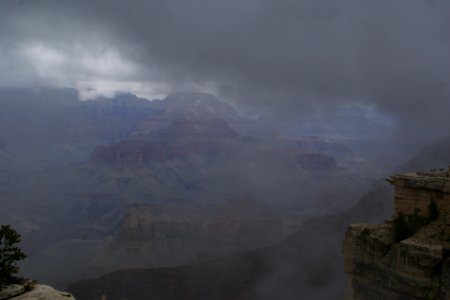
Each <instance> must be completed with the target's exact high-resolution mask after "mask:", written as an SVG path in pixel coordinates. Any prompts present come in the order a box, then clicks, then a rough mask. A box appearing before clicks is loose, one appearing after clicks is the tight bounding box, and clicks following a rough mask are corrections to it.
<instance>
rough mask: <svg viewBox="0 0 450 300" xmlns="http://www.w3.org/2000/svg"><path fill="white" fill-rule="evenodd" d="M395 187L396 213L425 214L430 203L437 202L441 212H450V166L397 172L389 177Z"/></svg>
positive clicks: (388, 179)
mask: <svg viewBox="0 0 450 300" xmlns="http://www.w3.org/2000/svg"><path fill="white" fill-rule="evenodd" d="M387 181H388V182H389V183H391V184H392V185H393V186H394V187H395V198H394V201H395V213H396V215H398V214H399V213H402V214H405V215H411V214H414V213H416V211H417V212H418V213H419V215H422V216H425V215H426V214H427V213H428V207H429V205H430V203H432V202H434V203H436V206H437V208H438V210H439V212H441V213H444V212H450V167H449V169H448V170H447V171H444V170H443V169H441V170H431V171H427V172H416V173H403V174H395V175H392V176H390V177H389V178H387Z"/></svg>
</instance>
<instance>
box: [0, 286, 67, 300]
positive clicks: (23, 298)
mask: <svg viewBox="0 0 450 300" xmlns="http://www.w3.org/2000/svg"><path fill="white" fill-rule="evenodd" d="M6 299H8V300H39V299H42V300H44V299H45V300H75V297H74V296H73V295H72V294H71V293H67V292H61V291H58V290H55V289H54V288H52V287H51V286H48V285H42V284H38V285H27V286H23V285H11V286H7V287H5V288H4V289H2V290H1V291H0V300H6Z"/></svg>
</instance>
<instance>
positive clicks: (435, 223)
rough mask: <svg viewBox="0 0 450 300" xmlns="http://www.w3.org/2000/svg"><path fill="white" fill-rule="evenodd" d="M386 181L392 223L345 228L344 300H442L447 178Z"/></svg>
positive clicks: (422, 175)
mask: <svg viewBox="0 0 450 300" xmlns="http://www.w3.org/2000/svg"><path fill="white" fill-rule="evenodd" d="M389 181H390V182H391V183H392V184H393V185H394V186H395V197H394V201H395V209H396V215H395V216H394V218H393V219H390V220H388V221H386V223H385V224H383V225H366V224H354V225H351V226H350V227H349V228H348V230H347V233H346V235H345V239H344V247H343V251H344V256H345V271H346V273H347V274H348V278H347V289H346V295H345V299H347V300H352V299H362V300H363V299H370V300H372V299H373V300H378V299H380V300H381V299H383V300H394V299H417V300H418V299H448V296H449V294H448V276H449V273H448V263H449V259H450V214H449V210H448V200H447V199H448V194H449V191H448V190H447V188H446V186H447V183H449V182H450V177H448V173H447V172H417V173H407V174H398V175H394V176H391V177H390V178H389ZM430 203H434V205H436V206H435V209H436V210H437V212H436V211H435V212H433V208H432V207H433V206H432V204H430ZM437 214H438V215H439V216H438V215H437ZM405 216H406V217H405ZM436 218H437V219H436ZM410 228H413V229H410ZM405 232H406V233H405Z"/></svg>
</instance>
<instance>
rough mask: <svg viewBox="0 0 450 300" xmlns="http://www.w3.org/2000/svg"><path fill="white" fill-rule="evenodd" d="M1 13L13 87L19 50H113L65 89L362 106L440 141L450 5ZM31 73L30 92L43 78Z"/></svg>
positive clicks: (295, 3)
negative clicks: (202, 93)
mask: <svg viewBox="0 0 450 300" xmlns="http://www.w3.org/2000/svg"><path fill="white" fill-rule="evenodd" d="M0 6H2V9H1V12H0V14H1V15H0V18H1V21H0V24H1V29H0V30H1V33H2V38H1V44H2V54H3V55H2V56H3V58H2V59H1V62H0V64H2V66H3V65H6V66H8V67H9V68H10V69H11V67H12V65H13V64H14V66H16V68H17V69H19V70H21V72H17V73H18V75H17V76H25V74H26V73H27V72H26V71H27V68H26V67H24V66H23V65H21V64H20V62H21V56H20V55H19V54H20V51H18V50H17V47H18V45H24V44H26V43H29V42H32V41H34V42H42V43H44V45H45V46H48V47H51V49H53V50H55V49H57V50H58V49H59V50H60V51H59V52H57V53H56V54H55V55H56V56H57V54H58V53H64V54H65V53H69V54H70V55H69V57H72V58H73V57H80V56H88V57H94V61H95V57H99V58H101V57H103V56H104V55H103V54H104V52H105V51H106V50H105V49H112V50H113V55H112V59H111V60H110V61H106V62H104V63H102V64H100V66H103V67H104V70H103V71H101V70H100V71H98V72H96V68H98V66H97V65H95V64H94V68H93V69H92V68H91V69H89V67H88V66H87V65H89V61H90V60H89V59H88V63H86V66H85V65H82V66H81V67H80V65H79V64H70V63H61V64H60V65H58V66H57V68H61V69H62V70H60V72H62V73H65V74H67V73H73V75H72V76H69V78H67V81H76V80H79V78H84V79H86V78H88V79H89V80H91V81H95V80H100V79H101V77H102V76H107V75H109V76H110V77H111V78H110V79H111V80H112V81H113V82H126V81H131V82H134V83H136V82H137V83H139V82H142V83H147V84H150V83H153V84H154V85H153V87H155V86H158V85H162V86H164V91H167V92H170V91H171V90H182V89H190V88H192V89H203V88H204V89H208V88H209V87H213V90H214V91H216V92H217V93H218V94H219V96H222V97H224V98H229V99H234V100H235V101H238V102H239V103H244V104H246V105H257V106H260V107H265V106H268V107H277V110H279V111H281V112H283V111H289V112H291V113H292V112H294V113H293V114H294V115H295V114H296V113H301V112H304V111H310V110H311V109H317V108H319V109H320V108H322V107H333V106H334V105H340V104H342V103H347V102H362V103H365V104H368V105H375V106H377V107H378V108H379V109H381V110H383V111H385V112H387V113H389V114H391V115H393V116H394V117H395V118H397V120H398V122H399V126H400V128H401V129H411V130H410V131H408V130H407V131H405V132H411V133H412V135H414V136H415V137H418V136H421V135H422V136H426V137H431V136H433V137H437V136H440V135H445V134H448V132H447V131H448V130H447V128H446V126H445V125H446V119H447V114H448V113H449V112H450V100H449V94H450V89H449V85H450V83H449V78H450V76H449V75H450V61H449V58H450V15H449V14H450V3H449V2H448V1H446V0H428V1H425V0H396V1H395V0H394V1H392V0H379V1H356V0H338V1H336V0H286V1H276V0H259V1H256V0H247V1H242V0H239V1H238V0H230V1H214V0H191V1H185V0H184V1H175V0H164V1H163V0H153V1H143V0H136V1H119V0H108V1H106V0H105V1H39V0H34V1H32V0H28V1H27V0H23V1H21V2H17V1H3V2H2V3H1V4H0ZM74 45H78V48H76V47H75V48H74ZM80 45H81V46H80ZM77 49H78V50H77ZM38 52H39V51H38ZM17 53H19V54H17ZM47 54H48V53H47ZM50 56H51V55H50ZM32 57H33V56H32ZM114 58H116V59H114ZM52 59H53V60H52V62H53V61H54V60H55V59H56V60H57V58H52ZM43 64H44V65H45V61H44V62H43ZM115 64H116V65H120V64H122V65H120V66H117V67H116V68H115V67H114V66H115ZM108 66H109V67H108ZM127 66H128V67H129V70H128V71H127V72H121V70H123V69H126V67H127ZM41 68H42V67H41ZM114 70H117V72H114ZM29 71H30V73H32V74H34V75H33V76H32V77H33V78H32V79H33V80H38V81H39V80H42V76H41V75H42V73H45V70H44V71H42V70H41V71H40V72H37V71H36V68H34V69H30V70H29ZM13 73H14V72H13ZM111 73H114V74H111ZM121 73H122V74H121ZM1 76H2V78H5V75H4V72H3V71H2V74H1ZM57 76H58V73H56V74H55V76H53V77H57ZM12 77H14V74H13V75H12ZM10 79H11V78H10ZM13 79H16V78H13ZM94 79H95V80H94ZM11 80H12V79H11ZM12 81H14V80H12ZM16 81H20V80H19V79H17V80H16ZM44 81H45V77H44ZM143 86H145V84H144V85H142V86H141V85H138V88H139V87H141V88H143ZM283 108H285V109H283ZM432 131H433V134H432V133H431V132H432Z"/></svg>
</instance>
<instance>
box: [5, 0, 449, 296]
mask: <svg viewBox="0 0 450 300" xmlns="http://www.w3.org/2000/svg"><path fill="white" fill-rule="evenodd" d="M449 61H450V2H448V1H447V0H428V1H423V0H395V1H392V0H379V1H375V2H374V1H357V0H286V1H276V0H258V1H257V0H246V1H242V0H229V1H219V0H191V1H185V0H133V1H123V0H90V1H88V0H76V1H75V0H73V1H72V0H68V1H61V0H17V1H16V0H4V1H1V2H0V200H1V201H2V207H0V223H11V224H13V225H14V226H16V227H17V228H18V229H19V231H20V233H21V234H23V237H24V243H23V247H24V248H25V250H27V251H28V253H30V257H29V259H28V261H26V262H25V263H24V264H23V270H24V274H26V276H29V277H34V278H37V279H38V280H43V281H47V282H48V283H50V284H53V285H55V286H57V287H58V288H65V287H66V286H67V285H68V284H73V285H72V286H71V290H73V291H77V292H78V293H80V295H83V293H84V292H86V293H91V294H86V295H84V296H81V299H84V298H83V297H86V299H90V298H92V297H93V295H94V294H95V293H97V292H98V291H97V290H96V288H95V287H96V286H97V283H96V282H95V281H93V282H89V281H86V282H81V283H79V280H82V279H86V278H94V277H98V276H102V275H105V274H110V275H106V276H112V278H113V279H114V280H118V281H119V282H120V280H124V278H129V277H128V275H127V272H128V271H124V269H125V270H127V269H129V268H143V269H146V270H145V271H142V272H143V273H142V274H141V273H139V274H138V276H143V279H142V280H143V281H144V282H145V281H148V282H150V283H149V285H150V286H151V287H149V289H150V288H151V292H150V291H149V290H148V291H146V290H144V294H145V292H149V293H150V294H151V293H154V292H155V291H156V292H159V291H161V293H162V295H163V296H164V297H166V298H167V299H177V298H176V297H175V296H174V298H171V296H170V295H172V294H170V293H172V291H171V289H168V288H167V286H168V285H166V286H164V284H163V286H158V282H159V281H158V280H159V279H160V278H165V277H164V276H166V275H167V274H168V275H167V276H169V277H168V278H169V279H168V282H169V283H173V282H172V281H171V280H179V278H182V279H180V280H181V282H183V284H182V287H180V289H179V293H180V294H179V296H180V297H181V296H183V295H182V293H190V294H189V295H188V297H187V298H186V299H190V298H189V297H192V299H200V298H201V297H200V298H199V297H198V295H197V294H196V293H197V292H198V293H200V294H202V293H203V292H204V290H203V289H202V288H201V287H198V285H196V284H195V282H196V280H197V279H198V280H199V282H203V283H205V282H207V284H205V285H206V286H207V287H206V290H208V288H209V289H213V290H214V289H217V290H219V289H220V288H223V286H227V285H228V284H229V281H228V280H230V278H231V279H232V280H234V281H233V282H234V283H233V284H234V285H233V286H234V289H231V290H230V293H231V294H230V295H231V296H230V295H227V294H226V293H225V294H224V295H221V294H220V295H218V294H214V293H215V291H212V292H211V291H210V292H211V293H212V294H214V295H216V296H218V299H220V297H222V296H223V297H226V296H228V297H231V298H233V297H237V296H242V295H243V296H242V297H244V298H245V299H253V298H254V299H272V298H276V297H277V296H280V295H281V293H280V290H283V293H284V294H285V298H286V299H289V298H294V299H295V298H297V296H298V294H299V293H300V294H301V293H303V296H305V297H306V295H307V296H308V297H310V298H314V297H315V298H317V299H322V298H323V299H329V298H330V297H332V295H336V294H338V293H339V292H341V291H342V289H343V285H344V274H343V270H342V268H341V267H342V266H341V256H340V254H339V253H340V252H339V251H340V243H341V240H342V234H343V232H344V231H345V228H346V227H347V226H348V222H365V221H367V220H371V221H377V222H378V221H380V220H383V219H384V218H386V217H388V215H389V213H390V212H391V210H392V207H391V203H390V202H389V197H390V196H391V195H390V194H391V192H392V191H391V190H389V188H388V187H386V185H383V184H382V183H380V181H378V180H379V179H380V178H382V177H384V176H386V175H388V174H389V172H391V171H393V170H394V169H395V168H396V167H397V166H398V165H400V164H401V163H403V162H405V161H408V160H409V159H410V158H411V157H413V156H414V155H415V154H416V153H417V152H418V151H419V149H421V148H422V147H423V146H425V145H427V144H430V143H434V142H436V141H439V140H443V139H445V138H448V137H449V136H450V131H449V129H448V113H449V112H450V98H449V96H450V81H449V78H450V68H449ZM447 144H448V139H447V140H444V141H443V142H440V144H439V143H438V144H434V146H433V145H432V146H429V147H428V148H425V150H423V151H422V152H419V156H417V157H416V161H419V162H420V163H416V164H415V165H417V166H420V167H421V168H422V167H426V166H429V167H433V168H435V167H439V168H440V167H446V166H445V165H443V166H436V165H437V164H441V163H444V164H445V162H446V161H448V157H447V154H446V153H447V152H446V150H445V151H443V150H442V151H443V152H442V153H441V152H439V151H438V150H436V149H447V148H448V147H447ZM436 145H437V146H436ZM439 145H440V146H439ZM433 153H434V154H433ZM414 162H415V160H413V161H412V162H411V163H410V164H409V165H411V166H412V165H414ZM421 162H423V163H421ZM431 162H432V163H431ZM376 182H378V183H376ZM375 183H376V184H375ZM374 184H375V185H374ZM371 187H372V188H371ZM367 191H370V192H369V193H368V194H365V193H366V192H367ZM364 195H366V196H364ZM360 199H362V200H361V202H358V201H359V200H360ZM371 201H374V203H375V204H376V205H374V207H375V206H377V207H376V209H372V207H371V206H370V205H367V203H371ZM324 215H325V216H324ZM329 215H332V216H331V217H330V216H329ZM305 241H308V242H305ZM155 249H156V250H155ZM130 253H131V254H130ZM299 254H300V255H299ZM67 257H70V259H67ZM241 263H242V266H241ZM61 268H65V269H67V270H69V271H67V272H66V273H65V274H59V273H58V271H59V270H60V269H61ZM158 268H168V269H167V270H166V269H158ZM318 269H320V270H322V269H323V270H324V271H323V272H320V271H319V272H318V271H317V270H318ZM116 270H119V272H118V273H110V272H112V271H116ZM161 270H163V273H164V274H165V275H164V276H163V277H160V276H161V274H160V273H159V272H161ZM205 270H206V271H205ZM166 271H167V273H165V272H166ZM121 272H124V273H121ZM130 272H132V271H130ZM209 272H211V273H209ZM111 274H112V275H111ZM211 274H213V275H211ZM230 274H231V275H230ZM236 274H237V275H236ZM215 275H217V277H214V276H215ZM235 275H236V277H235ZM115 276H117V277H115ZM171 276H173V277H171ZM179 276H181V277H179ZM154 278H156V280H153V279H154ZM174 278H175V279H174ZM189 278H193V279H189ZM211 278H216V279H215V281H213V282H212V283H211V284H209V281H208V280H210V279H211ZM98 280H99V282H102V277H100V279H98ZM114 280H113V281H111V282H115V281H114ZM190 280H191V281H190ZM176 282H178V281H176ZM193 282H194V284H193ZM77 284H78V285H77ZM83 284H86V288H85V287H84V286H83ZM129 284H134V283H133V282H131V283H129ZM90 285H92V286H93V288H92V286H90ZM169 285H170V284H169ZM109 288H111V289H112V290H113V289H114V288H116V286H115V285H114V284H112V285H111V286H109ZM112 290H108V293H110V294H109V295H112V297H114V295H115V293H114V292H111V291H112ZM120 292H123V293H125V294H123V295H122V296H123V297H124V298H127V296H128V295H127V294H126V293H128V292H130V290H126V289H124V290H123V291H120ZM132 292H134V290H133V291H132ZM141 292H142V291H141V290H138V291H137V293H138V294H139V293H141ZM165 293H168V294H165ZM233 293H236V294H233ZM119 295H120V293H118V294H116V295H115V296H116V297H119ZM151 295H152V294H151ZM95 296H96V297H99V298H100V297H102V295H100V294H98V295H95ZM141 296H142V295H141ZM146 296H147V295H146V294H145V295H144V297H146ZM163 296H162V297H163ZM89 297H90V298H89ZM246 297H247V298H246ZM252 297H253V298H252ZM181 298H183V297H181ZM108 299H109V298H108ZM137 299H139V297H138V298H137ZM143 299H146V298H143ZM183 299H184V298H183ZM211 299H214V298H211Z"/></svg>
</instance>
